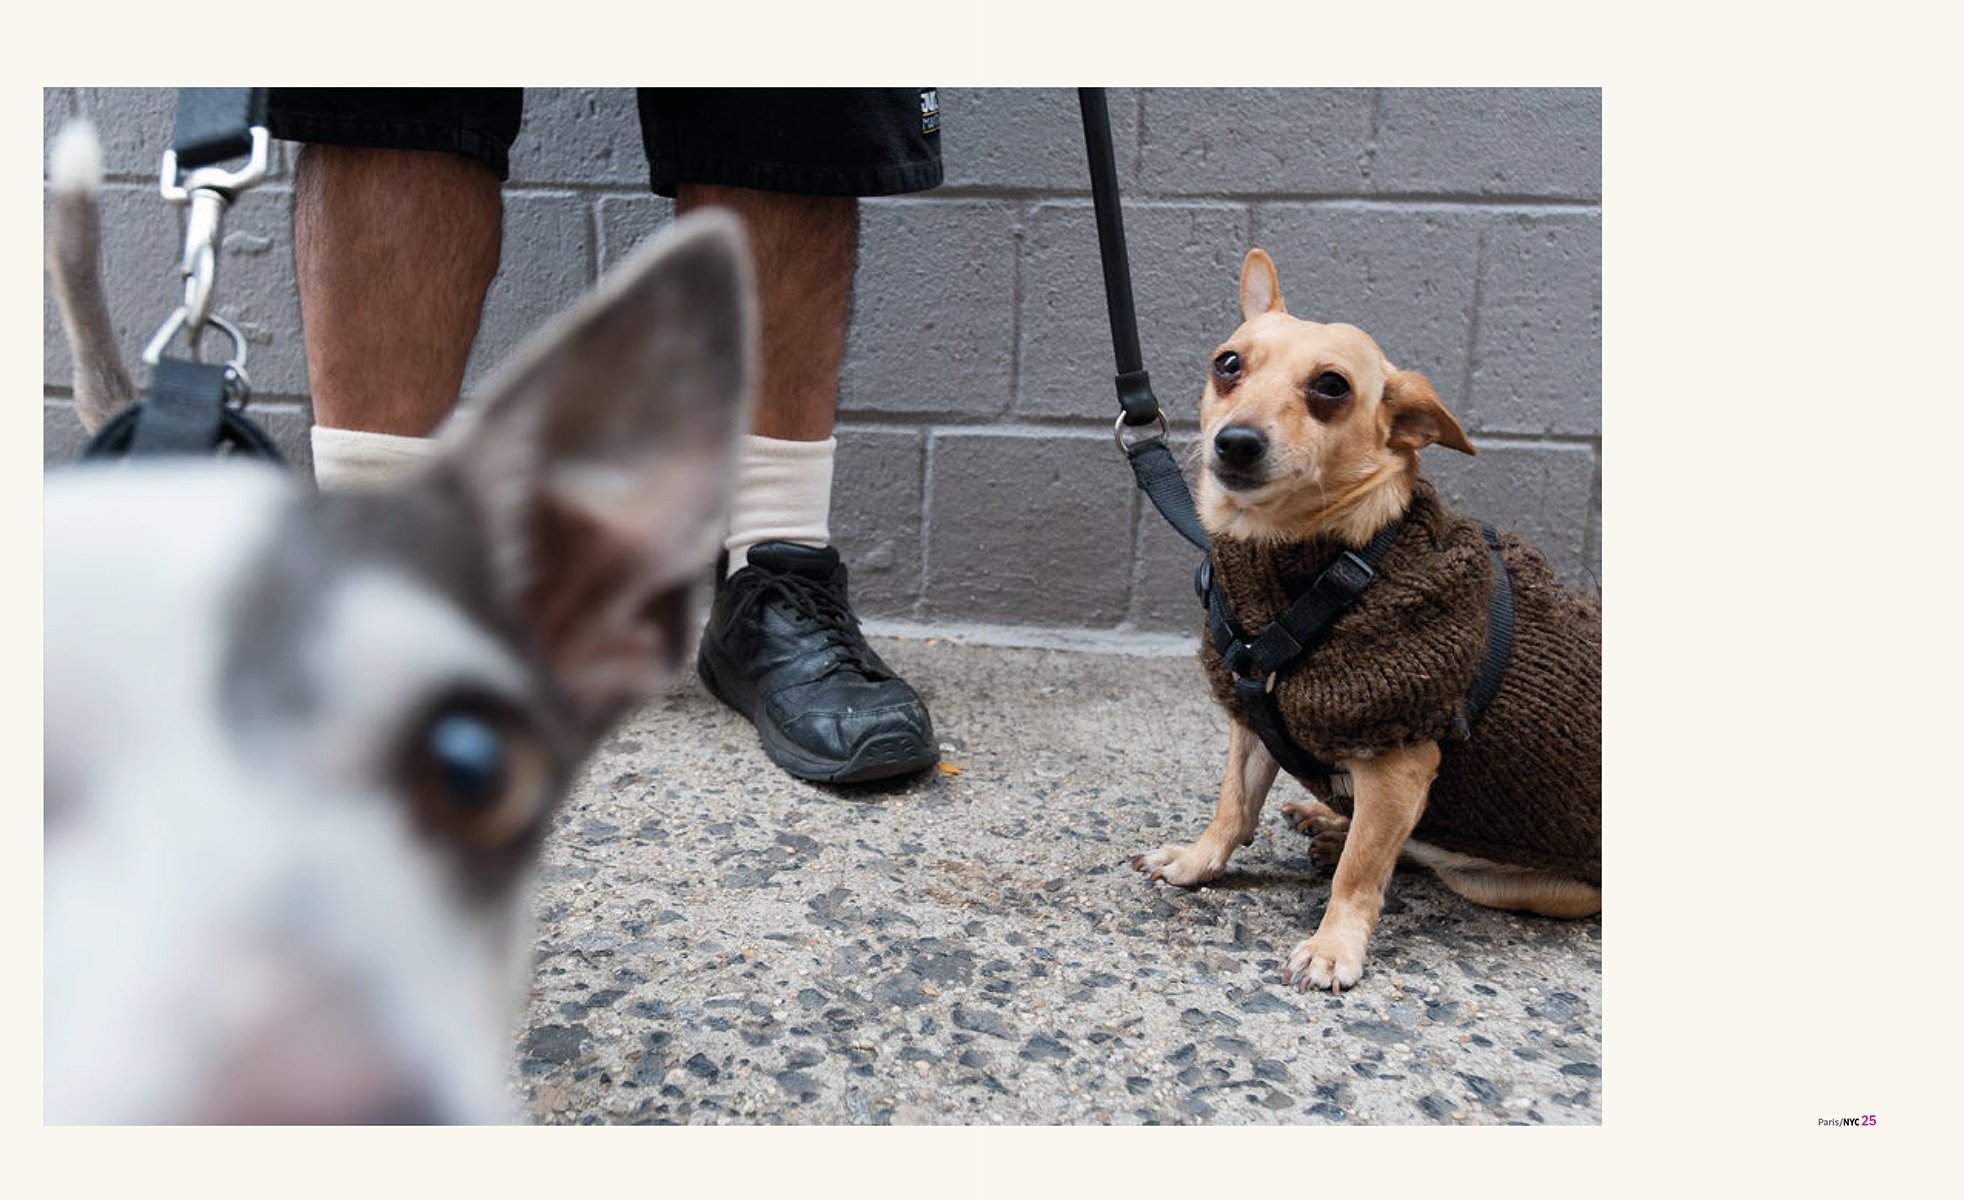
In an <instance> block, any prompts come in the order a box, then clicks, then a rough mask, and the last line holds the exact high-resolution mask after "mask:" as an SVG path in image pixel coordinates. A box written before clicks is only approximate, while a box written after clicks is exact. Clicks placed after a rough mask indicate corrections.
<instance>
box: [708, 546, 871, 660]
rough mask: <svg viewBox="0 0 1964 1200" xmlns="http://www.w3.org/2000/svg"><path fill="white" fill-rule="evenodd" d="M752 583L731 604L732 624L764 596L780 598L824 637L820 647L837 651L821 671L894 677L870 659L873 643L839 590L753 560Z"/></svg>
mask: <svg viewBox="0 0 1964 1200" xmlns="http://www.w3.org/2000/svg"><path fill="white" fill-rule="evenodd" d="M749 569H750V570H752V571H754V572H755V573H756V579H755V582H754V583H753V585H752V586H751V587H750V588H748V589H746V590H745V592H744V594H743V595H741V596H739V597H737V600H736V603H735V604H733V605H731V607H730V615H729V618H728V623H729V624H730V625H735V624H737V623H738V622H741V621H742V620H743V619H744V617H746V616H747V615H749V613H750V611H751V610H752V609H755V608H757V607H758V606H760V605H761V604H762V603H763V602H764V598H765V597H766V596H777V597H779V598H780V599H782V600H783V601H784V603H785V605H786V606H787V607H789V608H790V609H791V611H792V612H794V613H796V614H797V616H798V617H799V618H800V624H802V625H804V626H806V627H808V628H810V629H813V630H815V631H816V632H817V633H819V635H820V636H821V637H822V638H823V639H824V642H823V647H824V648H826V649H831V650H836V651H837V652H838V653H837V654H836V656H835V657H834V658H833V659H832V661H831V662H829V663H828V664H826V668H825V671H824V672H823V673H822V675H821V678H822V677H823V676H824V675H831V674H833V673H834V672H837V671H841V670H847V669H850V670H852V671H853V672H855V673H857V674H858V675H860V676H862V677H863V678H865V679H867V680H868V681H871V682H876V683H877V682H879V681H881V680H886V679H892V678H894V676H893V674H892V673H890V672H887V671H883V670H881V669H880V668H879V667H878V666H876V665H874V663H873V662H872V660H871V655H872V653H873V651H872V647H870V646H868V645H867V644H866V638H865V636H864V635H862V634H861V633H860V631H859V618H858V617H856V616H854V615H853V611H852V609H850V608H848V607H847V606H846V603H845V601H844V600H842V599H841V598H840V597H839V595H838V593H836V592H834V591H833V590H832V588H831V587H830V586H829V585H828V584H827V583H825V582H824V581H823V580H818V579H813V578H812V577H811V576H809V575H800V574H797V573H795V572H791V571H772V570H769V569H767V568H764V567H760V566H757V565H756V564H752V565H751V567H750V568H749Z"/></svg>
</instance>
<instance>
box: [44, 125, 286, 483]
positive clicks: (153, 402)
mask: <svg viewBox="0 0 1964 1200" xmlns="http://www.w3.org/2000/svg"><path fill="white" fill-rule="evenodd" d="M271 152H272V139H271V136H270V135H269V134H268V132H267V129H266V89H264V88H179V89H178V92H177V118H176V122H175V124H174V125H173V127H172V130H171V148H170V149H169V150H167V151H165V152H164V163H163V172H162V175H163V195H164V199H166V200H168V201H170V202H171V203H172V204H176V205H181V206H186V207H188V208H189V210H190V216H189V217H188V219H187V220H186V222H185V241H184V257H183V260H182V262H181V264H180V265H179V267H178V275H179V276H180V278H182V279H183V281H184V303H183V305H182V306H181V307H179V308H178V309H177V311H176V312H174V313H172V314H171V315H170V317H169V318H168V319H167V320H165V322H164V324H163V325H162V327H160V328H159V329H158V330H157V332H156V334H155V336H153V337H152V338H151V339H150V344H149V346H147V347H146V348H145V349H144V352H143V360H144V361H145V362H147V363H149V364H151V365H152V366H153V367H154V368H155V371H154V372H153V373H152V375H151V379H150V388H149V391H148V392H147V393H145V394H144V395H143V396H142V397H141V398H139V399H138V400H137V402H136V403H135V404H132V405H131V406H130V407H129V408H127V409H125V410H123V411H122V412H120V413H118V414H116V416H115V417H113V418H111V419H110V421H109V422H108V423H107V424H105V425H104V426H103V427H102V428H101V429H99V430H97V431H96V435H95V436H94V437H93V438H91V439H89V444H88V445H87V446H86V447H84V448H83V450H82V458H83V459H85V460H87V459H116V458H150V457H157V456H164V455H187V454H188V455H199V456H208V455H214V454H235V455H244V456H246V457H250V458H263V459H268V460H270V461H272V462H276V463H284V462H285V458H284V456H282V455H281V454H280V450H279V447H278V446H277V445H276V444H275V443H274V442H273V439H272V438H271V437H268V436H267V434H266V432H265V431H264V430H263V429H261V428H260V427H259V426H258V425H256V424H254V423H253V422H252V420H251V419H250V418H248V417H247V416H246V415H245V413H244V411H243V410H244V408H245V404H246V401H247V399H249V398H250V396H251V392H252V384H251V381H250V379H249V378H248V377H247V375H246V370H245V364H246V354H247V351H246V340H245V335H244V334H243V333H242V332H240V330H239V328H238V327H237V326H236V325H233V324H232V323H231V322H230V321H227V320H225V319H224V318H223V317H221V316H219V315H218V314H217V313H215V312H213V311H212V301H213V296H214V284H215V283H216V281H217V276H218V252H219V248H220V246H221V245H222V244H223V232H224V222H225V213H226V210H227V209H229V208H230V206H231V204H232V202H233V200H235V199H236V198H237V197H238V195H239V193H241V192H243V191H244V190H245V189H247V188H249V187H251V186H252V185H254V184H256V183H258V182H259V181H260V180H261V179H263V178H265V176H266V171H267V167H268V166H269V165H270V162H271ZM240 156H245V157H246V159H247V161H246V164H245V165H244V166H243V167H241V168H239V169H238V170H237V171H226V170H223V169H222V168H220V167H219V166H218V165H217V164H219V163H222V162H225V161H227V160H229V159H234V158H238V157H240ZM180 171H188V172H189V174H188V175H185V176H184V177H183V178H182V179H181V180H180V178H179V172H180ZM207 327H216V328H217V329H219V330H220V331H221V332H223V333H224V334H225V335H226V336H228V337H229V338H231V340H232V358H231V359H230V360H229V361H227V362H224V363H207V362H203V361H201V360H200V359H199V357H198V343H199V341H200V340H201V338H202V337H203V335H204V333H205V331H206V329H207ZM180 336H181V337H182V339H183V340H184V342H185V344H186V347H187V349H188V350H189V353H190V357H188V358H181V357H176V356H172V355H166V354H165V353H164V351H165V350H166V349H167V348H168V347H169V346H170V344H171V343H172V342H173V341H176V340H178V339H179V337H180Z"/></svg>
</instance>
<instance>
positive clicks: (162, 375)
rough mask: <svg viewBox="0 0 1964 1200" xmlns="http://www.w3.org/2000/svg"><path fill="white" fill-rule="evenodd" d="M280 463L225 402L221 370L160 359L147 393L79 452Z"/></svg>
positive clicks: (269, 442)
mask: <svg viewBox="0 0 1964 1200" xmlns="http://www.w3.org/2000/svg"><path fill="white" fill-rule="evenodd" d="M221 451H222V452H225V453H230V454H238V455H244V456H246V457H248V458H263V459H266V460H267V461H269V462H275V463H284V462H285V461H286V457H285V455H283V454H281V453H280V448H279V445H278V444H277V443H276V442H274V441H273V439H272V438H271V437H269V436H267V434H266V431H265V430H263V429H261V428H259V426H257V425H255V424H253V423H252V421H251V420H250V419H249V418H247V416H246V415H245V414H244V413H242V412H240V411H239V410H238V408H236V407H235V406H233V405H231V404H228V403H227V402H226V380H225V366H224V365H223V364H221V363H197V362H190V361H187V360H185V359H181V358H165V359H160V360H159V361H158V363H157V369H156V371H155V372H154V373H153V374H152V375H151V379H150V391H149V393H148V394H147V395H146V396H145V397H144V398H143V399H142V400H141V401H140V402H138V403H136V404H133V405H131V406H130V407H128V408H126V409H124V410H123V411H122V412H119V413H117V414H116V415H115V416H114V417H112V418H110V420H109V423H108V424H106V425H104V426H103V427H102V428H101V429H99V430H97V431H96V435H95V436H94V437H93V438H91V439H89V444H88V445H87V446H86V447H84V448H83V450H82V455H81V457H82V459H83V460H84V461H88V460H101V459H116V458H150V457H158V456H166V455H183V454H189V455H211V454H217V453H220V452H221Z"/></svg>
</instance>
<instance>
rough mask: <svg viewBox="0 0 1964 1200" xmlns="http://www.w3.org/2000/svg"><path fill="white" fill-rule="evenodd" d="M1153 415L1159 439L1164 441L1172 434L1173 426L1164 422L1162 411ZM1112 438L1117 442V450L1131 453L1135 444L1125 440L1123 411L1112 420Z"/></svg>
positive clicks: (1121, 452)
mask: <svg viewBox="0 0 1964 1200" xmlns="http://www.w3.org/2000/svg"><path fill="white" fill-rule="evenodd" d="M1153 417H1154V418H1155V419H1156V420H1158V422H1159V439H1160V440H1161V441H1165V440H1166V439H1167V438H1168V437H1170V436H1172V433H1173V427H1172V426H1171V425H1169V424H1167V423H1166V414H1165V413H1163V412H1162V413H1154V414H1153ZM1112 440H1113V441H1115V442H1117V443H1118V452H1119V453H1120V454H1124V455H1127V456H1129V455H1131V453H1132V447H1133V446H1134V445H1136V444H1137V443H1131V442H1127V441H1126V440H1125V414H1124V413H1120V414H1119V415H1118V420H1116V421H1114V422H1112ZM1139 440H1140V441H1144V440H1145V439H1144V438H1140V439H1139Z"/></svg>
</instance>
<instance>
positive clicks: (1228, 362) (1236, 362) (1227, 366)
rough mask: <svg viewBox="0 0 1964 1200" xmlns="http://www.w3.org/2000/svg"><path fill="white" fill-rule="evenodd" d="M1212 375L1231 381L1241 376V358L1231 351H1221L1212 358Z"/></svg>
mask: <svg viewBox="0 0 1964 1200" xmlns="http://www.w3.org/2000/svg"><path fill="white" fill-rule="evenodd" d="M1214 374H1215V375H1217V376H1219V377H1220V378H1221V379H1224V380H1232V379H1235V378H1237V377H1239V376H1240V374H1241V356H1240V355H1239V354H1236V353H1235V352H1234V351H1232V350H1223V351H1221V352H1220V353H1219V354H1217V355H1215V356H1214Z"/></svg>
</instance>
